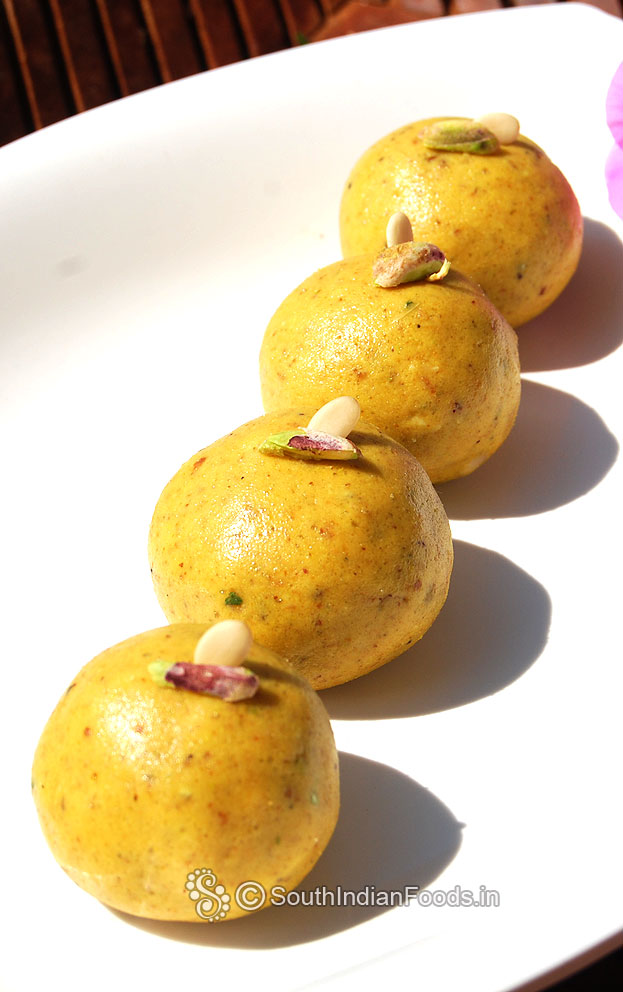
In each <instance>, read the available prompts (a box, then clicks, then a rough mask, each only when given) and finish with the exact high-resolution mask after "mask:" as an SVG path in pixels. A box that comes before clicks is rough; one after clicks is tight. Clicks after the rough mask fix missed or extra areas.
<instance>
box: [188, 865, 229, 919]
mask: <svg viewBox="0 0 623 992" xmlns="http://www.w3.org/2000/svg"><path fill="white" fill-rule="evenodd" d="M186 889H187V891H188V896H189V898H190V899H192V901H193V902H194V904H195V912H196V913H197V916H198V917H199V918H200V919H202V920H207V921H208V923H214V922H215V920H222V919H224V918H225V917H226V916H227V914H228V913H229V910H230V909H231V906H230V903H231V897H230V896H229V895H228V894H227V892H226V891H225V886H224V885H217V884H216V875H215V874H214V872H213V871H211V870H210V869H209V868H196V869H195V871H191V872H189V873H188V875H187V876H186Z"/></svg>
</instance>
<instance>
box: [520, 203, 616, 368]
mask: <svg viewBox="0 0 623 992" xmlns="http://www.w3.org/2000/svg"><path fill="white" fill-rule="evenodd" d="M621 272H623V244H621V241H620V240H619V238H618V236H617V235H616V234H615V232H614V231H613V230H612V229H611V228H610V227H607V226H606V225H605V224H600V223H599V222H598V221H596V220H591V219H590V218H589V217H585V218H584V245H583V248H582V255H581V257H580V263H579V265H578V268H577V271H576V273H575V275H574V276H573V278H572V280H571V282H570V283H569V285H568V286H567V287H566V289H565V290H564V291H563V292H562V293H561V295H560V296H559V297H558V299H557V300H556V301H555V302H554V303H553V304H552V305H551V307H549V308H548V309H547V310H546V311H545V313H543V314H541V316H540V317H536V318H535V319H534V320H531V321H529V323H527V324H524V325H523V327H520V328H519V329H518V331H517V334H518V337H519V357H520V359H521V368H522V371H523V372H536V371H545V370H547V369H566V368H573V367H575V366H578V365H588V364H589V363H590V362H596V361H597V360H598V359H599V358H603V357H604V356H605V355H609V354H610V353H611V352H612V351H614V350H615V348H617V347H618V346H619V345H620V344H621V342H622V341H623V282H622V281H621Z"/></svg>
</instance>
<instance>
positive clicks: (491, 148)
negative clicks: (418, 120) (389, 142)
mask: <svg viewBox="0 0 623 992" xmlns="http://www.w3.org/2000/svg"><path fill="white" fill-rule="evenodd" d="M420 138H421V139H422V141H423V143H424V144H425V145H426V147H427V148H434V149H437V150H438V151H443V152H469V153H470V154H472V155H491V154H492V153H493V152H497V150H498V149H499V147H500V143H499V141H498V139H497V138H496V136H495V134H493V132H492V131H490V130H489V128H487V127H484V125H482V124H479V123H478V121H467V120H448V121H437V123H435V124H431V125H430V127H427V128H424V130H423V131H422V132H421V133H420Z"/></svg>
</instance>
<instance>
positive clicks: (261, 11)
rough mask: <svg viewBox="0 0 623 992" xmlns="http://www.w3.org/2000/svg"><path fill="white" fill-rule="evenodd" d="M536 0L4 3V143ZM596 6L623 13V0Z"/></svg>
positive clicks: (0, 113)
mask: <svg viewBox="0 0 623 992" xmlns="http://www.w3.org/2000/svg"><path fill="white" fill-rule="evenodd" d="M533 2H535V0H0V145H2V144H7V143H8V142H9V141H14V140H15V139H16V138H20V137H22V136H23V135H25V134H28V133H29V132H31V131H34V130H37V129H38V128H41V127H45V126H46V125H48V124H53V123H54V122H55V121H59V120H63V119H64V118H65V117H69V116H71V115H72V114H76V113H80V112H81V111H83V110H88V109H89V108H91V107H97V106H99V105H100V104H103V103H108V102H109V101H111V100H116V99H119V98H120V97H123V96H127V95H128V94H130V93H137V92H140V91H141V90H145V89H149V88H150V87H152V86H157V85H158V84H160V83H167V82H170V81H171V80H173V79H180V78H181V77H183V76H190V75H192V74H193V73H196V72H202V71H204V70H206V69H214V68H216V67H217V66H222V65H227V64H228V63H231V62H238V61H240V60H242V59H248V58H253V57H254V56H257V55H264V54H266V53H268V52H275V51H278V50H280V49H283V48H291V47H294V46H296V45H304V44H310V43H313V42H315V41H319V40H321V39H323V38H330V37H335V36H337V35H343V34H349V33H352V32H355V31H365V30H369V29H370V28H377V27H382V26H385V25H390V24H400V23H404V22H406V21H418V20H424V19H426V18H431V17H448V16H453V15H456V14H463V13H470V12H472V11H478V10H495V9H496V8H500V7H513V6H524V5H526V4H530V3H533ZM536 2H539V0H536ZM541 2H562V3H565V2H572V0H541ZM590 2H591V3H592V5H593V6H596V7H599V8H601V9H602V10H605V11H607V12H608V13H610V14H614V15H615V16H617V17H621V16H622V15H623V9H622V0H590ZM563 43H564V41H563Z"/></svg>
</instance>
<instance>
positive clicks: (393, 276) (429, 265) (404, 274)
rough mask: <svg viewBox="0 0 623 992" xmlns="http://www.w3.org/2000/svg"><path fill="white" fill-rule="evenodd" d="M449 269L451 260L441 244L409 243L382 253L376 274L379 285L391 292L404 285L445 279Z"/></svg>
mask: <svg viewBox="0 0 623 992" xmlns="http://www.w3.org/2000/svg"><path fill="white" fill-rule="evenodd" d="M449 268H450V263H449V261H448V259H447V258H446V256H445V255H444V253H443V252H442V250H441V248H438V247H437V245H431V244H428V243H423V244H420V243H417V242H415V241H406V242H404V243H403V244H400V245H393V247H391V248H384V249H383V251H381V252H379V254H378V255H377V257H376V259H375V262H374V265H373V266H372V275H373V276H374V281H375V283H376V285H377V286H382V287H383V289H389V288H391V287H392V286H400V285H401V284H402V283H404V282H419V281H421V280H423V279H429V280H430V279H443V278H444V276H445V275H447V273H448V270H449Z"/></svg>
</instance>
